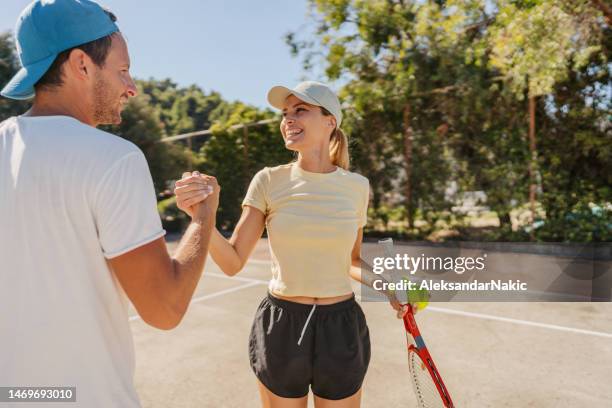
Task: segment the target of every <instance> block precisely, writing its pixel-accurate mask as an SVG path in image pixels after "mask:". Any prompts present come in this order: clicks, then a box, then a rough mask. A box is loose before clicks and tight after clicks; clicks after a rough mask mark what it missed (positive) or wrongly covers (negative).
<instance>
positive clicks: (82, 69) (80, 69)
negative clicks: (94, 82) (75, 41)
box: [64, 48, 93, 80]
mask: <svg viewBox="0 0 612 408" xmlns="http://www.w3.org/2000/svg"><path fill="white" fill-rule="evenodd" d="M65 68H66V69H65V72H64V73H65V74H66V75H68V76H72V77H74V78H76V79H79V80H87V79H89V78H91V75H92V73H93V61H92V60H91V58H89V55H87V54H86V53H85V52H84V51H83V50H81V49H79V48H75V49H74V50H72V51H70V54H69V55H68V60H67V61H66V66H65Z"/></svg>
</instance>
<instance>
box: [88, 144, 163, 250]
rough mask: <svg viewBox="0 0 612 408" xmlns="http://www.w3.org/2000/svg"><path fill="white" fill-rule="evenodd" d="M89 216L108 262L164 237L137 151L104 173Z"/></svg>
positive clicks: (148, 176) (146, 171)
mask: <svg viewBox="0 0 612 408" xmlns="http://www.w3.org/2000/svg"><path fill="white" fill-rule="evenodd" d="M93 214H94V217H95V220H96V227H97V229H98V237H99V240H100V245H101V247H102V251H103V252H104V256H105V257H106V258H109V259H110V258H114V257H116V256H119V255H122V254H124V253H126V252H129V251H131V250H133V249H136V248H138V247H140V246H142V245H145V244H148V243H149V242H152V241H154V240H156V239H158V238H159V237H162V236H164V234H165V233H166V231H164V229H163V228H162V225H161V219H160V217H159V214H158V212H157V201H156V199H155V189H154V187H153V180H152V178H151V173H150V172H149V166H148V164H147V161H146V159H145V157H144V155H143V154H142V152H141V151H136V152H133V153H130V154H128V155H126V156H124V157H123V158H121V159H120V160H118V161H117V162H115V163H114V164H113V165H112V166H111V167H110V168H109V169H108V170H107V171H106V173H105V174H104V176H103V177H102V179H101V180H100V183H99V185H98V188H97V191H96V194H95V197H94V202H93Z"/></svg>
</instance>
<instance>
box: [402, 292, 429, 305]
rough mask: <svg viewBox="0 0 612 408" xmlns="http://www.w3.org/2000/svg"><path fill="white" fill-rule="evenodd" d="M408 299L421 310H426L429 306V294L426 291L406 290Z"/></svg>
mask: <svg viewBox="0 0 612 408" xmlns="http://www.w3.org/2000/svg"><path fill="white" fill-rule="evenodd" d="M406 298H407V299H408V302H409V303H412V304H415V305H416V306H417V308H418V309H419V310H423V309H425V308H426V307H427V305H428V304H429V292H428V291H427V290H425V289H406Z"/></svg>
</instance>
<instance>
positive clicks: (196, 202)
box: [174, 171, 221, 219]
mask: <svg viewBox="0 0 612 408" xmlns="http://www.w3.org/2000/svg"><path fill="white" fill-rule="evenodd" d="M220 191H221V187H219V184H218V183H217V179H216V178H214V177H212V176H207V175H204V174H200V173H199V172H197V171H194V172H193V173H189V172H186V173H183V178H182V179H181V180H178V181H177V182H176V186H175V188H174V194H175V195H176V205H177V206H178V208H180V209H181V210H182V211H184V212H186V213H187V214H188V215H189V216H190V217H191V218H192V219H194V218H195V219H199V218H201V217H206V216H210V215H214V214H215V213H216V212H217V207H219V193H220Z"/></svg>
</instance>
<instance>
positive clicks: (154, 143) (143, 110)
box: [101, 92, 193, 191]
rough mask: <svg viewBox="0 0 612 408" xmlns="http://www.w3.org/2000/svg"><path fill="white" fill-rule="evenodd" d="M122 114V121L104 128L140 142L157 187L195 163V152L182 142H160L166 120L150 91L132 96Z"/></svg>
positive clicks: (136, 142) (163, 188) (167, 182)
mask: <svg viewBox="0 0 612 408" xmlns="http://www.w3.org/2000/svg"><path fill="white" fill-rule="evenodd" d="M141 93H142V92H141ZM121 116H122V122H121V124H120V125H118V126H103V127H101V128H102V129H104V130H107V131H109V132H111V133H114V134H116V135H117V136H121V137H123V138H125V139H128V140H130V141H132V142H133V143H134V144H136V145H137V146H138V147H139V148H140V149H141V150H142V151H143V153H144V155H145V157H146V158H147V162H148V163H149V169H150V171H151V176H152V177H153V182H154V184H155V189H156V190H157V191H164V190H166V189H167V188H169V187H170V185H169V182H170V181H172V180H176V179H179V178H181V175H182V173H183V172H184V171H186V170H188V169H189V168H190V167H191V162H192V160H193V158H192V156H193V154H192V153H191V152H190V151H188V150H186V149H185V148H183V147H182V146H181V145H173V144H167V143H160V140H161V138H162V136H163V124H162V122H161V120H160V118H159V114H158V111H157V109H155V107H154V106H152V104H151V103H150V101H149V97H148V96H147V95H146V94H144V95H141V96H139V97H136V98H132V99H131V100H130V102H129V103H128V105H127V106H126V107H125V109H124V111H123V113H122V115H121Z"/></svg>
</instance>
